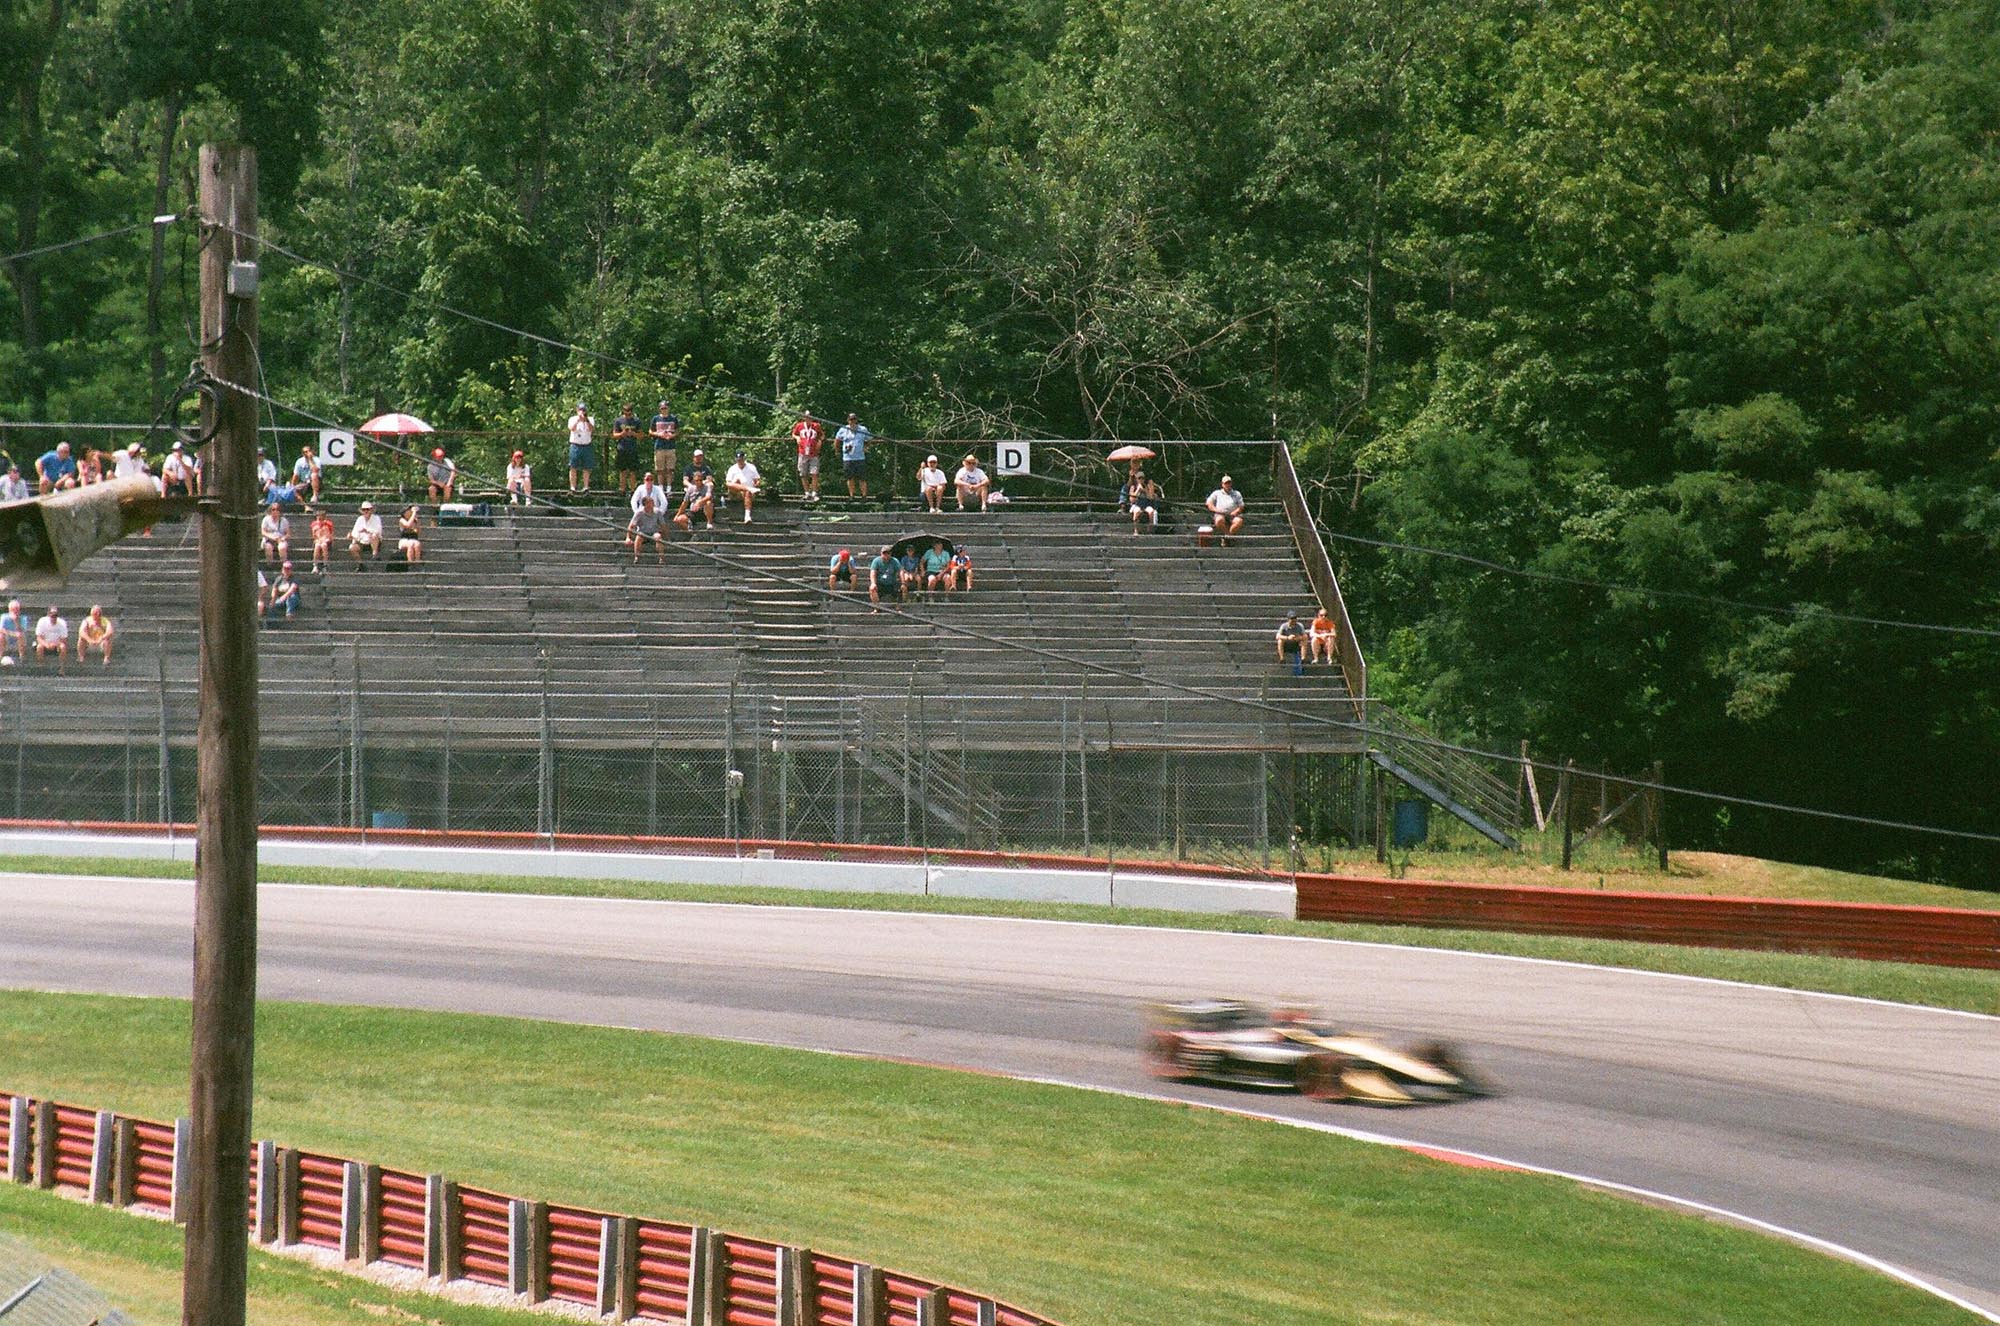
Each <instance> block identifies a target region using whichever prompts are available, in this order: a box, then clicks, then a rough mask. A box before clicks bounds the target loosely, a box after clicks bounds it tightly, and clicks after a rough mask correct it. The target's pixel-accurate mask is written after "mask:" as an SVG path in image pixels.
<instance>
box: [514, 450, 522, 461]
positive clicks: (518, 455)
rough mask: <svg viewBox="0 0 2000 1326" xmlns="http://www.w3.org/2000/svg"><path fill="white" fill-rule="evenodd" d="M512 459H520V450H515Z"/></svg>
mask: <svg viewBox="0 0 2000 1326" xmlns="http://www.w3.org/2000/svg"><path fill="white" fill-rule="evenodd" d="M514 459H515V460H520V459H521V453H520V452H518V451H517V452H515V453H514Z"/></svg>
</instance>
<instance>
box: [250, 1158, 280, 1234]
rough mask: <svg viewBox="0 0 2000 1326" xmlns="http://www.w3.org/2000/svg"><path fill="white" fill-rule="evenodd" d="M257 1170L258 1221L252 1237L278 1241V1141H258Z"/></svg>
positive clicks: (255, 1162)
mask: <svg viewBox="0 0 2000 1326" xmlns="http://www.w3.org/2000/svg"><path fill="white" fill-rule="evenodd" d="M253 1163H254V1164H255V1166H256V1172H257V1210H256V1212H255V1215H256V1221H255V1223H254V1225H253V1226H252V1237H254V1238H255V1239H256V1240H257V1241H258V1242H259V1243H276V1242H277V1241H278V1144H277V1143H276V1142H269V1141H266V1142H259V1143H257V1156H256V1160H255V1161H254V1162H253Z"/></svg>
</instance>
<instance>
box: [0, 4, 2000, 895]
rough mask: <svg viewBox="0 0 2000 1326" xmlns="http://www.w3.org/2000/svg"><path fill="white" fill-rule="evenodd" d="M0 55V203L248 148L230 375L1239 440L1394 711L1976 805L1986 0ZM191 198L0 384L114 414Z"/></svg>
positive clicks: (1989, 135) (1993, 228)
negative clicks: (261, 278)
mask: <svg viewBox="0 0 2000 1326" xmlns="http://www.w3.org/2000/svg"><path fill="white" fill-rule="evenodd" d="M0 62H4V64H0V82H4V101H5V105H6V107H7V109H8V115H7V119H6V122H5V127H4V131H0V132H4V139H0V248H4V249H6V250H7V251H9V252H13V251H17V250H26V249H31V248H35V247H38V246H40V245H44V244H50V243H55V242H59V241H62V240H66V239H69V238H72V237H75V236H79V235H84V234H88V233H92V232H95V231H99V230H104V229H108V228H112V227H116V226H119V225H124V224H128V223H131V222H133V221H135V220H138V221H143V220H144V219H145V218H147V217H150V216H152V215H155V214H159V213H166V212H172V211H176V210H179V209H183V208H185V207H187V206H188V205H189V203H190V200H191V193H192V176H193V158H194V149H195V147H196V145H198V144H199V143H200V142H202V141H204V140H207V139H211V138H218V137H234V136H241V137H244V138H247V139H248V140H250V141H252V142H254V143H255V144H256V146H257V147H258V149H259V153H260V158H261V169H262V197H263V210H264V226H265V231H266V234H267V235H268V236H269V237H270V238H272V239H274V240H276V241H277V242H279V243H282V244H284V245H286V246H287V247H289V248H291V249H294V250H296V251H297V252H298V253H300V254H303V255H306V256H310V257H313V258H316V259H320V260H323V261H324V262H326V263H328V264H331V265H333V266H336V267H338V268H342V269H345V270H346V271H348V272H351V273H353V274H354V276H343V275H338V274H335V273H333V272H330V271H328V270H327V269H325V268H322V267H313V266H305V265H299V264H296V263H292V262H288V261H285V260H282V259H280V258H278V257H276V256H275V255H274V257H273V259H272V261H271V262H270V263H269V264H267V271H266V278H265V286H264V300H263V303H264V313H263V317H264V336H265V340H264V361H265V369H266V374H267V381H268V382H269V383H270V384H271V388H272V390H273V391H274V392H275V393H276V394H278V395H280V396H282V397H284V398H286V399H288V400H292V401H296V402H298V403H301V404H304V405H307V406H310V407H313V408H316V409H320V410H324V411H326V412H329V413H332V414H335V415H337V416H339V417H342V418H355V417H358V416H360V415H363V414H366V413H370V412H372V411H373V409H374V408H376V407H378V406H393V407H394V408H403V409H411V410H414V411H416V412H418V413H420V414H423V415H425V416H426V417H428V418H430V419H432V420H433V421H434V422H437V423H439V424H444V425H455V426H459V427H516V428H526V427H534V428H551V429H552V428H554V427H555V426H556V425H557V423H558V421H559V419H560V417H561V415H562V414H563V413H564V411H565V408H566V404H567V403H569V402H571V401H572V400H573V398H575V397H577V396H578V395H579V394H582V395H588V396H591V397H592V398H593V399H594V400H598V401H607V400H609V399H611V397H612V394H613V393H614V392H615V393H618V394H621V395H624V394H629V395H630V396H631V397H633V398H636V399H639V400H641V401H642V402H646V401H649V399H650V398H651V397H652V396H653V395H655V394H656V393H657V390H658V388H659V387H660V386H661V385H662V384H664V383H667V382H669V381H675V380H678V381H679V382H681V383H682V384H684V385H680V386H678V387H677V388H676V390H675V393H674V394H675V398H676V405H677V408H678V409H679V411H680V412H681V413H682V414H683V415H684V416H686V417H688V418H689V419H690V420H691V422H693V423H694V424H695V425H696V426H697V427H700V428H704V429H708V430H711V431H732V430H733V431H745V432H769V433H771V434H772V435H773V436H775V435H776V433H777V429H778V426H779V424H780V423H781V422H782V412H781V411H779V410H778V409H775V408H770V407H766V406H762V405H759V404H757V403H756V402H757V401H758V400H760V399H761V400H764V401H768V402H774V403H775V402H783V403H785V404H786V405H797V404H810V405H812V406H813V407H815V408H817V409H820V410H822V411H833V410H838V411H843V412H844V411H845V410H847V409H850V408H852V409H857V410H860V411H862V412H863V413H864V417H866V418H867V419H868V420H869V421H870V422H871V423H872V424H873V425H874V426H875V427H876V428H877V430H878V431H881V432H884V433H887V434H891V435H894V436H899V437H907V438H924V437H993V436H1006V435H1024V436H1042V437H1048V436H1055V437H1105V438H1125V439H1130V438H1156V437H1160V438H1217V437H1221V438H1231V437H1233V438H1260V437H1267V436H1273V435H1275V436H1282V437H1285V438H1287V439H1289V440H1290V441H1291V443H1292V445H1293V446H1294V448H1295V449H1296V451H1297V452H1298V454H1299V457H1300V460H1301V465H1302V470H1303V472H1304V473H1305V475H1306V477H1307V480H1308V482H1309V484H1310V485H1311V487H1312V489H1313V492H1314V493H1315V495H1316V498H1317V500H1318V501H1319V503H1320V505H1321V510H1322V515H1323V518H1324V520H1325V523H1326V526H1327V528H1328V530H1329V531H1330V532H1331V533H1332V534H1333V535H1334V536H1335V541H1334V547H1335V551H1336V555H1337V556H1338V557H1339V558H1340V560H1341V562H1342V564H1343V568H1344V571H1345V575H1346V581H1347V584H1348V585H1349V586H1350V593H1351V595H1352V596H1353V598H1354V599H1355V601H1356V610H1357V612H1356V615H1357V618H1358V620H1359V622H1360V630H1361V634H1362V636H1363V643H1364V646H1365V647H1366V648H1367V649H1368V650H1369V651H1370V654H1371V657H1372V659H1373V660H1374V662H1375V669H1374V672H1373V676H1374V678H1375V679H1376V689H1377V690H1378V692H1379V693H1380V694H1382V695H1384V696H1385V697H1387V698H1389V699H1391V700H1393V701H1395V702H1396V703H1398V704H1400V705H1403V706H1405V707H1407V708H1409V709H1411V710H1412V711H1414V712H1417V713H1419V714H1422V715H1424V716H1427V717H1429V718H1430V719H1432V720H1433V721H1434V722H1436V723H1437V724H1438V725H1439V726H1440V727H1442V728H1443V729H1445V730H1446V731H1448V732H1450V733H1452V734H1454V735H1456V736H1459V737H1462V738H1465V739H1468V740H1471V741H1476V742H1479V743H1481V744H1483V745H1486V746H1488V747H1491V748H1507V749H1511V748H1513V747H1514V746H1515V744H1516V743H1518V741H1519V740H1520V739H1522V738H1526V739H1527V740H1529V741H1530V742H1531V743H1532V745H1533V748H1534V749H1535V751H1536V752H1537V753H1538V754H1541V755H1545V756H1562V755H1570V756H1574V757H1576V758H1577V759H1578V760H1579V761H1580V762H1583V763H1587V764H1591V765H1597V766H1603V767H1608V768H1612V769H1617V770H1625V771H1640V770H1643V769H1645V768H1647V767H1648V766H1649V765H1650V764H1651V762H1652V761H1653V760H1655V759H1660V760H1664V761H1665V763H1666V767H1667V770H1668V776H1669V780H1670V781H1672V782H1676V783H1681V784H1685V785H1689V786H1695V787H1705V788H1710V789H1715V790H1720V791H1727V792H1732V793H1739V794H1744V795H1748V796H1754V797H1768V798H1770V799H1773V800H1779V801H1788V802H1797V803H1802V804H1806V805H1812V806H1819V807H1826V808H1830V809H1838V810H1844V811H1850V812H1858V813H1861V814H1867V815H1875V816H1882V817H1886V818H1891V819H1909V820H1916V821H1921V822H1925V823H1935V824H1949V825H1956V826H1959V827H1962V828H1967V829H1980V830H1986V831H1993V830H1996V829H2000V823H1996V817H1995V816H1994V814H1993V810H1994V804H1995V792H1996V787H2000V695H1997V694H1996V681H1997V680H2000V637H1996V634H1995V628H1996V627H2000V622H1996V614H1995V609H1996V607H2000V575H1996V572H1995V566H1996V554H2000V459H1996V450H2000V428H1996V422H1997V421H1996V414H2000V340H1996V336H2000V3H1996V2H1995V0H1955V2H1954V0H1940V2H1939V3H1922V2H1921V0H1810V2H1807V0H1576V3H1571V4H1550V3H1545V2H1540V0H1452V3H1438V2H1437V0H1399V2H1398V3H1388V2H1387V0H903V3H898V4H884V3H881V0H703V3H699V4H697V3H688V2H687V0H352V3H348V4H342V5H333V4H326V3H324V0H0ZM198 242H199V239H198V236H197V235H196V233H195V231H194V228H193V227H191V226H187V225H180V226H174V227H166V228H161V229H157V230H155V229H148V228H145V227H143V226H142V227H141V228H139V229H137V230H135V231H133V232H131V233H130V234H127V235H124V236H121V237H118V238H116V239H114V240H110V241H106V242H104V243H100V244H96V245H92V246H87V247H84V248H80V249H74V250H68V251H64V252H62V253H57V254H51V255H46V256H43V257H40V258H36V259H30V260H21V261H9V262H7V263H5V264H4V267H0V272H4V276H5V279H6V282H7V288H8V299H7V302H6V308H5V313H4V314H0V417H4V418H11V419H57V420H134V419H143V418H149V417H152V415H153V413H154V411H155V410H156V409H157V407H158V406H159V404H160V403H161V402H162V400H163V399H164V398H165V397H166V396H167V395H168V394H169V393H170V392H171V391H172V389H173V387H174V385H175V384H176V383H177V382H178V381H179V380H180V377H181V375H182V373H183V372H184V371H185V368H186V363H187V360H188V358H189V357H190V349H189V341H188V335H187V331H186V315H187V310H188V301H189V292H188V289H187V286H188V283H189V281H190V280H191V279H192V277H191V272H192V263H193V256H192V254H193V249H192V246H193V245H195V244H197V243H198ZM361 277H365V278H367V279H366V280H363V279H357V278H361ZM405 291H408V292H416V293H417V294H419V295H420V296H422V297H423V300H419V301H412V300H410V299H409V298H407V297H406V296H405V295H404V294H403V293H399V292H405ZM424 300H427V301H433V302H428V303H427V302H423V301H424ZM438 303H448V304H451V305H454V306H457V307H460V308H463V309H466V310H469V311H471V312H474V313H477V314H479V315H482V316H484V317H487V318H490V319H493V320H495V321H498V322H502V323H506V324H510V325H513V326H518V327H523V328H527V329H530V330H532V331H534V332H536V333H538V334H539V335H541V336H545V337H547V338H550V340H552V341H557V342H571V343H576V344H578V345H581V346H586V347H590V348H591V349H593V350H595V351H598V352H601V354H602V355H608V356H613V357H614V358H612V359H606V358H602V357H594V356H591V355H585V354H578V353H573V352H567V351H564V350H562V349H561V348H560V347H559V346H552V345H550V344H547V343H543V342H536V341H524V340H522V339H520V338H517V337H514V336H511V335H509V334H507V333H505V332H503V331H499V330H496V329H494V328H492V327H490V326H485V325H481V324H479V323H475V322H468V321H466V320H464V319H460V318H456V317H453V316H450V315H448V314H446V313H444V312H442V311H440V310H439V308H438V307H437V304H438ZM618 359H623V360H627V361H630V362H632V363H637V364H645V365H657V366H659V370H660V371H659V372H657V373H654V374H651V375H649V374H645V373H639V372H635V371H634V370H632V369H630V368H627V367H623V366H621V365H620V364H618V363H617V362H616V361H617V360H618ZM1253 495H1254V494H1253ZM1371 541H1372V542H1371ZM1384 544H1389V545H1415V546H1417V547H1421V548H1424V549H1433V550H1443V551H1446V552H1450V553H1456V554H1460V555H1461V557H1460V558H1450V557H1441V556H1438V555H1437V554H1436V553H1435V552H1422V551H1412V550H1410V549H1409V548H1407V547H1385V546H1382V545H1384ZM1467 558H1470V559H1479V560H1480V561H1483V562H1486V563H1491V564H1493V565H1491V566H1482V565H1479V564H1477V563H1476V562H1474V561H1469V560H1464V559H1467ZM1516 571H1527V572H1532V573H1535V574H1534V575H1532V576H1523V575H1519V574H1515V573H1514V572H1516ZM1863 619H1866V620H1863ZM1901 623H1917V624H1923V626H1924V627H1926V628H1935V627H1948V628H1954V629H1950V630H1940V629H1917V628H1912V627H1910V626H1907V625H1899V624H1901ZM1675 814H1676V816H1677V819H1676V826H1675V827H1676V835H1677V837H1680V838H1682V839H1684V840H1686V841H1688V842H1690V843H1696V842H1704V841H1715V842H1721V843H1725V844H1729V845H1735V846H1740V847H1744V848H1747V849H1752V850H1762V851H1767V852H1770V853H1772V854H1775V855H1781V856H1793V857H1802V856H1803V857H1817V858H1819V859H1831V860H1838V861H1845V862H1850V863H1853V864H1856V865H1865V866H1878V865H1883V866H1889V867H1891V868H1896V869H1901V870H1905V871H1912V872H1917V873H1924V874H1932V875H1950V876H1954V877H1957V878H1961V879H1968V880H1972V881H1974V882H1980V883H1991V882H1992V880H1991V878H1990V876H1989V875H1988V874H1987V873H1986V872H1987V871H1988V870H1989V869H1990V867H1991V865H1992V864H1993V862H1994V860H1995V858H1994V856H1993V855H1992V854H1991V853H1990V852H1989V851H1987V850H1986V848H1984V847H1982V846H1981V845H1978V844H1969V843H1965V842H1962V841H1961V842H1957V843H1954V842H1952V841H1951V840H1947V839H1939V838H1926V837H1923V836H1919V835H1913V834H1902V833H1895V832H1889V831H1882V830H1875V829H1865V828H1859V827H1854V826H1840V825H1826V824H1821V823H1815V822H1813V821H1807V820H1798V819H1786V818H1776V817H1768V816H1763V815H1759V814H1755V813H1752V812H1746V811H1745V810H1743V809H1742V808H1736V809H1734V810H1730V809H1725V808H1717V807H1715V806H1712V805H1701V804H1699V803H1694V802H1687V803H1684V804H1683V803H1677V804H1676V810H1675Z"/></svg>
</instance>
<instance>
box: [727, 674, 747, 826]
mask: <svg viewBox="0 0 2000 1326" xmlns="http://www.w3.org/2000/svg"><path fill="white" fill-rule="evenodd" d="M735 773H736V678H734V677H731V678H730V679H729V704H728V707H727V708H725V709H724V710H723V711H722V836H723V837H725V838H735V839H739V840H740V839H741V837H742V835H741V834H739V833H738V832H737V830H736V816H737V808H736V803H737V801H738V800H740V799H741V795H742V788H741V786H740V785H739V784H738V783H737V781H736V778H735ZM736 855H738V856H741V855H743V844H742V842H741V841H738V842H737V844H736Z"/></svg>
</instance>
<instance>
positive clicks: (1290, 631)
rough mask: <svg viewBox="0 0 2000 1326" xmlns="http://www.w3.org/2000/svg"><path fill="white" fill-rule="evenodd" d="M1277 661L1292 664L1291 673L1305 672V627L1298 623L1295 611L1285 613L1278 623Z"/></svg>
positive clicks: (1298, 674)
mask: <svg viewBox="0 0 2000 1326" xmlns="http://www.w3.org/2000/svg"><path fill="white" fill-rule="evenodd" d="M1276 638H1277V641H1278V661H1279V662H1280V663H1290V664H1291V665H1292V675H1293V676H1294V677H1297V676H1302V675H1304V673H1305V648H1306V628H1305V627H1304V626H1303V625H1302V624H1300V622H1299V615H1298V614H1297V613H1296V612H1288V613H1286V614H1285V620H1283V621H1282V622H1279V623H1278V634H1277V637H1276Z"/></svg>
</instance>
